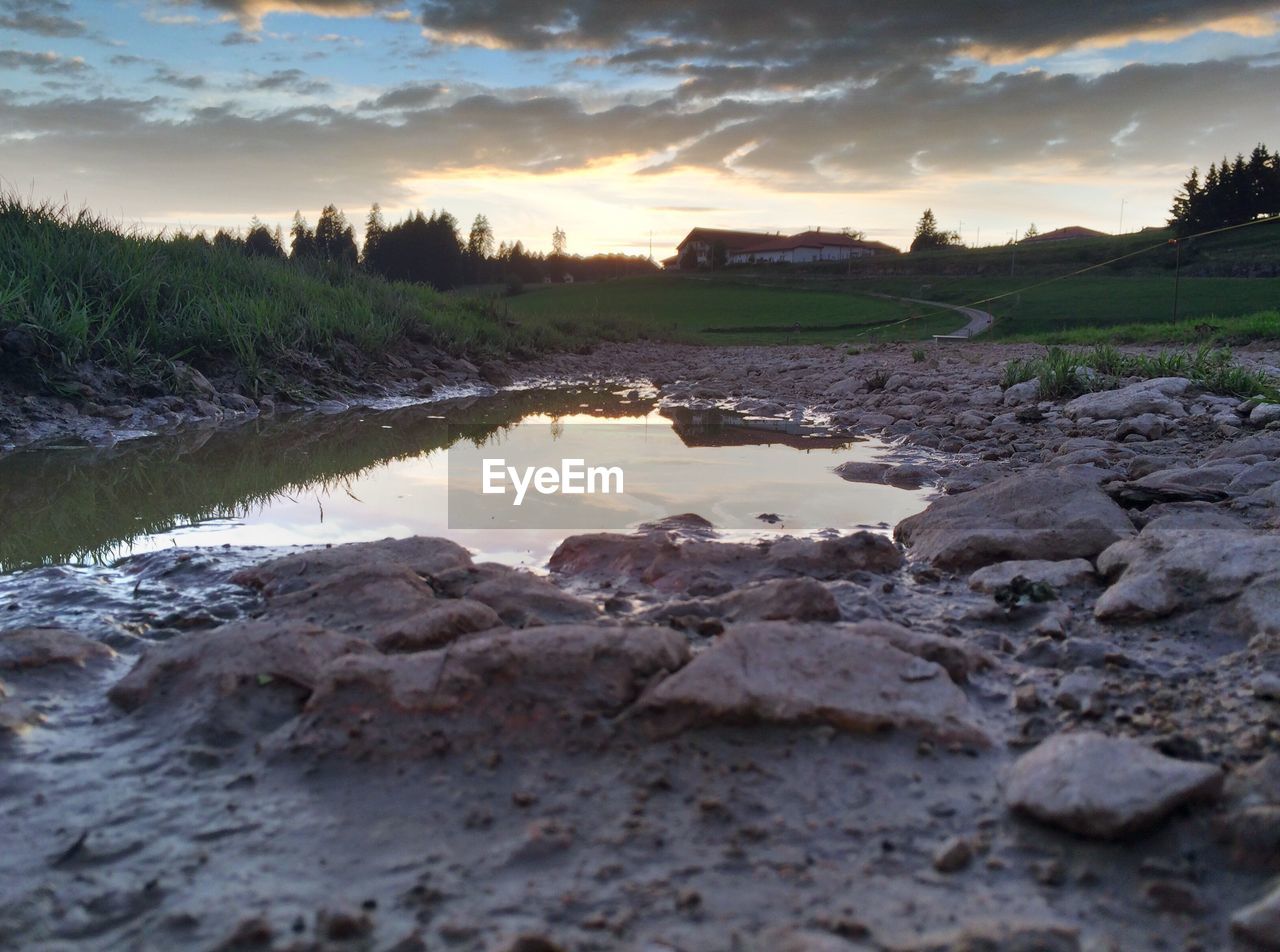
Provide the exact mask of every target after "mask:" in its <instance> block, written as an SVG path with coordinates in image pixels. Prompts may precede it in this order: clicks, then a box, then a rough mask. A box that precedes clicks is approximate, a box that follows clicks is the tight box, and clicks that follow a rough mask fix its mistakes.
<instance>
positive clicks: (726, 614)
mask: <svg viewBox="0 0 1280 952" xmlns="http://www.w3.org/2000/svg"><path fill="white" fill-rule="evenodd" d="M714 612H715V614H717V615H719V616H720V617H722V618H725V619H728V620H730V621H782V620H786V619H790V620H792V621H839V620H840V609H839V607H838V606H837V605H836V600H835V598H834V596H832V594H831V592H829V591H828V590H827V587H826V586H825V585H823V584H822V583H821V582H819V581H816V580H815V579H811V578H786V579H772V580H770V581H767V582H761V583H759V584H758V585H749V586H747V587H746V588H740V589H736V590H735V591H732V592H730V593H729V594H727V595H723V596H721V597H720V598H718V599H716V601H715V606H714Z"/></svg>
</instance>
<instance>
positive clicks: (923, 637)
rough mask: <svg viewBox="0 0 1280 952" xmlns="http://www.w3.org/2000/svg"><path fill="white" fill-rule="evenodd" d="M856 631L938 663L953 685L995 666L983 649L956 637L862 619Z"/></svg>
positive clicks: (966, 680)
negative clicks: (863, 620)
mask: <svg viewBox="0 0 1280 952" xmlns="http://www.w3.org/2000/svg"><path fill="white" fill-rule="evenodd" d="M857 631H858V632H859V633H860V634H862V635H865V636H867V637H868V638H880V639H883V640H884V641H887V642H888V643H889V644H891V645H893V646H894V647H895V648H897V649H898V650H899V651H905V652H906V653H907V654H910V655H915V656H916V657H917V658H923V659H924V660H925V661H932V662H933V663H934V664H937V665H941V666H942V667H943V669H944V670H945V671H946V672H947V675H948V677H950V678H951V680H952V681H954V682H955V683H956V684H966V683H967V682H968V681H969V678H970V677H971V676H972V675H974V674H976V673H978V672H979V671H986V670H988V669H989V668H992V667H994V666H995V662H994V661H992V659H991V656H990V655H988V654H987V653H986V652H985V651H983V650H982V649H981V648H977V647H975V646H974V645H971V644H969V643H968V642H966V641H962V640H960V639H958V638H946V637H943V636H942V635H935V634H932V633H929V632H922V631H916V630H915V629H914V628H904V627H902V626H901V625H895V624H893V623H892V622H885V621H866V622H863V623H862V624H860V625H858V626H857Z"/></svg>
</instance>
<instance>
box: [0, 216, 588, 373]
mask: <svg viewBox="0 0 1280 952" xmlns="http://www.w3.org/2000/svg"><path fill="white" fill-rule="evenodd" d="M596 333H597V334H607V333H608V329H607V328H604V329H598V330H597V332H596ZM406 338H412V339H413V340H415V341H418V342H421V343H426V344H431V345H434V346H436V347H438V348H440V349H441V350H443V351H446V352H448V353H450V354H454V355H459V356H467V357H471V358H484V357H487V356H506V355H511V354H526V355H527V354H534V353H538V352H540V351H544V350H548V349H563V348H568V347H577V346H581V344H582V343H583V341H581V340H578V339H573V338H570V337H567V336H566V335H565V333H564V332H563V331H561V330H558V329H557V328H556V326H554V325H553V324H552V323H551V322H539V323H535V324H531V325H520V324H515V323H513V322H511V321H510V320H508V319H506V317H505V315H504V314H503V313H500V312H499V311H497V310H495V309H494V307H493V306H492V302H491V301H489V300H487V299H484V298H474V299H466V298H455V297H452V296H449V295H445V294H440V293H437V292H436V291H434V290H432V289H431V288H429V287H426V286H423V285H417V284H407V283H399V282H388V281H385V280H383V279H381V278H379V277H375V276H371V275H366V274H364V273H363V272H361V271H360V270H358V269H355V268H352V267H350V266H345V265H342V264H338V263H324V262H310V263H306V264H298V263H293V262H286V261H279V260H275V259H271V258H263V257H254V256H251V255H246V254H245V253H244V252H243V251H241V250H240V249H238V248H235V247H220V246H219V245H217V244H216V243H215V244H211V243H210V242H208V241H206V240H204V239H203V238H197V237H191V236H184V235H176V236H155V235H145V234H140V233H133V232H130V231H127V230H125V229H123V228H121V227H120V226H118V225H116V224H115V223H113V222H110V221H108V220H106V219H103V218H100V217H97V216H94V215H92V214H90V213H88V212H79V213H68V212H67V211H66V210H64V209H59V208H56V207H51V206H32V205H28V204H25V203H23V202H21V201H19V200H16V199H13V198H11V197H3V196H0V341H3V344H2V345H0V360H3V362H4V366H5V369H7V370H8V371H10V372H15V371H17V370H21V371H23V372H27V371H31V372H34V374H36V375H38V376H40V377H41V378H42V379H43V382H44V384H45V385H47V386H48V387H50V388H51V389H54V390H57V389H58V387H59V378H60V376H61V375H62V374H64V373H65V372H66V371H67V370H69V369H70V368H71V367H73V366H74V365H75V364H77V363H78V362H80V361H84V360H94V361H98V362H100V363H102V364H104V365H106V366H109V367H112V368H114V369H117V370H121V371H123V372H125V373H126V374H128V375H130V377H132V378H133V379H135V380H137V381H138V382H146V383H159V384H160V385H163V384H164V383H165V377H166V374H167V372H168V368H169V367H170V365H171V362H172V361H174V360H176V359H179V358H182V359H184V360H186V361H188V362H190V363H193V364H195V365H197V366H198V367H200V368H201V369H205V370H233V371H236V372H238V373H239V374H240V375H241V376H243V377H244V378H245V381H246V384H247V385H248V386H249V387H250V388H255V386H256V384H257V383H258V382H260V381H263V380H266V379H270V378H273V377H279V376H280V375H281V374H284V375H286V376H288V375H291V374H292V375H296V374H301V373H304V372H305V368H306V367H307V365H308V361H309V358H311V357H314V356H319V357H322V358H326V359H333V360H336V361H338V362H339V363H342V364H349V363H350V362H351V359H352V358H354V359H356V360H357V361H358V360H359V359H360V358H361V357H378V356H381V355H384V354H385V353H387V352H388V351H391V350H393V349H394V348H395V347H396V345H397V344H398V343H400V342H402V341H404V340H405V339H406ZM15 355H16V356H17V357H18V358H19V362H18V364H15V360H14V358H15Z"/></svg>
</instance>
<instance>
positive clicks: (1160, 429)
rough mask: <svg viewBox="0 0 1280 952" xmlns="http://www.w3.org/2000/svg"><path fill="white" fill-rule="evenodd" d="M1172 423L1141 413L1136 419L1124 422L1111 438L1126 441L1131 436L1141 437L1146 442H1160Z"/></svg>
mask: <svg viewBox="0 0 1280 952" xmlns="http://www.w3.org/2000/svg"><path fill="white" fill-rule="evenodd" d="M1170 422H1172V421H1170V420H1169V419H1168V418H1166V417H1162V416H1159V415H1158V414H1155V413H1139V414H1138V415H1137V416H1135V417H1130V418H1128V419H1126V420H1122V421H1121V423H1120V425H1119V426H1118V427H1116V430H1115V432H1114V433H1112V434H1111V438H1112V439H1114V440H1117V441H1119V440H1124V439H1126V438H1128V437H1130V436H1140V437H1142V438H1143V439H1144V440H1158V439H1160V437H1162V436H1164V433H1165V430H1166V428H1167V427H1168V424H1169V423H1170Z"/></svg>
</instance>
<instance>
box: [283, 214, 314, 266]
mask: <svg viewBox="0 0 1280 952" xmlns="http://www.w3.org/2000/svg"><path fill="white" fill-rule="evenodd" d="M289 235H290V237H291V238H292V244H291V246H290V250H289V257H290V259H292V260H293V261H308V260H310V259H312V258H314V257H315V256H316V233H315V232H314V231H312V230H311V227H310V226H309V225H308V224H307V220H306V219H305V218H303V217H302V212H300V211H299V212H294V213H293V227H292V228H290V229H289Z"/></svg>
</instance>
